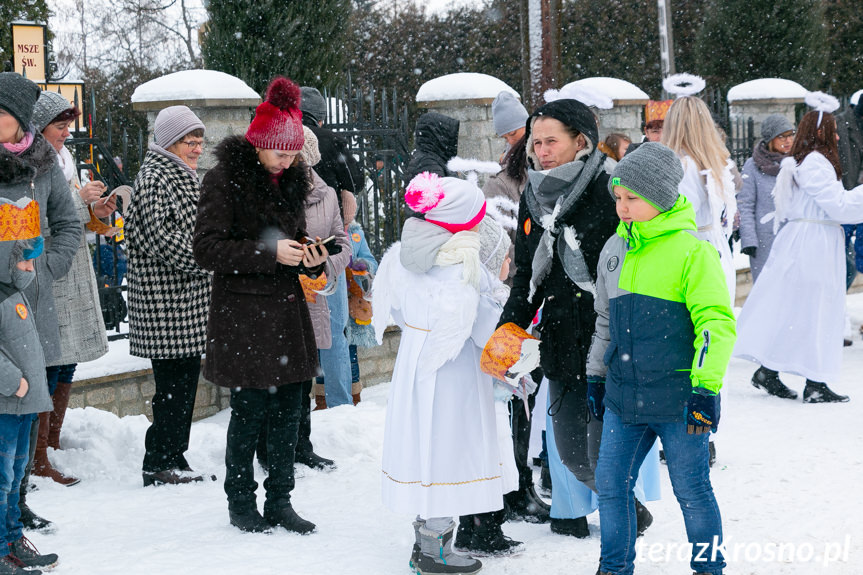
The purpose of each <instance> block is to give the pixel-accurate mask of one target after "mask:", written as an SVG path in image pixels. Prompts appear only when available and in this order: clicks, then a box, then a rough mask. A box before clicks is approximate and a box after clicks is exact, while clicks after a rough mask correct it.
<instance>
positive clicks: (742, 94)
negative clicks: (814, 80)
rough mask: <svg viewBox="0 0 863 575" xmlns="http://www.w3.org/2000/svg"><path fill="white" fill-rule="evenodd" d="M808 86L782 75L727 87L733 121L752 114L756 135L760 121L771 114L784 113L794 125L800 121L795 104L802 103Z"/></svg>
mask: <svg viewBox="0 0 863 575" xmlns="http://www.w3.org/2000/svg"><path fill="white" fill-rule="evenodd" d="M806 92H807V90H806V88H804V87H803V86H801V85H800V84H798V83H797V82H792V81H791V80H783V79H781V78H761V79H759V80H751V81H749V82H744V83H742V84H738V85H737V86H734V87H732V88H731V89H730V90H728V113H729V116H730V119H731V121H732V122H734V121H736V120H741V121H746V120H748V119H749V118H750V117H751V118H752V120H753V121H754V123H755V131H754V132H753V135H754V136H755V139H756V140H758V139H760V138H761V123H762V122H763V121H764V118H766V117H767V116H770V115H772V114H782V115H784V116H785V117H786V118H788V121H789V122H791V123H792V124H793V125H795V126H796V125H797V122H796V119H797V118H796V116H795V111H794V109H795V107H796V106H797V105H798V104H802V103H803V99H804V98H805V97H806Z"/></svg>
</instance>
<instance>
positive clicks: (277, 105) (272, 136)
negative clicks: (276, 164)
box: [246, 76, 305, 152]
mask: <svg viewBox="0 0 863 575" xmlns="http://www.w3.org/2000/svg"><path fill="white" fill-rule="evenodd" d="M246 141H248V142H249V143H250V144H252V145H253V146H255V147H256V148H261V149H262V150H285V151H293V152H295V151H300V150H302V149H303V143H304V142H305V138H304V136H303V113H302V112H300V88H299V86H297V85H296V84H295V83H293V82H292V81H291V80H288V79H287V78H285V77H284V76H276V77H275V78H273V80H272V81H271V82H270V85H269V86H268V87H267V97H266V98H264V101H263V102H261V103H260V104H259V105H258V107H257V108H255V118H254V119H253V120H252V123H251V124H249V128H248V129H247V130H246Z"/></svg>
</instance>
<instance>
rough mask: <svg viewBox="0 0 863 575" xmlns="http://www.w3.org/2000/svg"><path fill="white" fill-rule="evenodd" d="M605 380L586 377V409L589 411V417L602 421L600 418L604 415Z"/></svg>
mask: <svg viewBox="0 0 863 575" xmlns="http://www.w3.org/2000/svg"><path fill="white" fill-rule="evenodd" d="M604 399H605V378H604V377H599V376H598V375H588V376H587V407H588V409H590V413H591V415H593V417H594V418H595V419H596V420H597V421H602V416H603V415H605V404H604V403H603V400H604Z"/></svg>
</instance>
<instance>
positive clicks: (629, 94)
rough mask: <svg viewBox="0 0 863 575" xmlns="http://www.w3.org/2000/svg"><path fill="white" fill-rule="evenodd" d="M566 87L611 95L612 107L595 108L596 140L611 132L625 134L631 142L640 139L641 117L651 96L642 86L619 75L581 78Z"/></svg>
mask: <svg viewBox="0 0 863 575" xmlns="http://www.w3.org/2000/svg"><path fill="white" fill-rule="evenodd" d="M568 86H572V87H579V88H582V89H585V90H591V91H595V92H597V93H598V94H601V95H603V96H607V97H608V98H611V100H612V102H613V103H614V107H613V108H611V109H609V110H597V109H596V108H594V112H598V115H599V141H600V142H601V141H603V140H605V138H606V136H608V135H609V134H611V133H618V134H626V135H627V136H629V138H630V139H631V140H632V141H633V142H640V141H641V139H642V137H643V134H642V132H641V122H642V118H643V117H644V106H645V105H647V101H648V100H649V99H650V97H649V96H648V95H647V93H646V92H644V91H643V90H642V89H641V88H639V87H638V86H636V85H635V84H632V83H630V82H627V81H626V80H620V79H618V78H605V77H594V78H582V79H581V80H576V81H575V82H570V83H569V84H567V85H566V86H564V87H563V88H561V91H565V90H566V88H567V87H568Z"/></svg>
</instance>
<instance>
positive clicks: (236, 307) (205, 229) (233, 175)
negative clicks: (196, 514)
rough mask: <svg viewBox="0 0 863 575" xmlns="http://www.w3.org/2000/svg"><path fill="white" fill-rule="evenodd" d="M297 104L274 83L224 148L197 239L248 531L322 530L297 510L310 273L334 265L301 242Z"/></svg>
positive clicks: (232, 493)
mask: <svg viewBox="0 0 863 575" xmlns="http://www.w3.org/2000/svg"><path fill="white" fill-rule="evenodd" d="M299 94H300V90H299V87H298V86H297V85H296V84H294V83H293V82H291V81H290V80H288V79H286V78H283V77H277V78H275V79H273V81H272V82H271V83H270V86H269V88H267V97H266V99H265V101H264V102H263V103H261V104H260V105H259V106H258V107H257V109H256V111H255V118H254V119H253V120H252V123H251V125H250V126H249V128H248V130H247V131H246V134H245V136H230V137H228V138H226V139H225V140H223V141H222V142H221V143H220V144H219V145H218V146H217V147H216V151H215V154H216V158H217V159H218V164H216V166H215V167H214V168H213V169H212V170H210V171H209V172H208V173H207V175H206V177H205V178H204V181H203V184H202V189H201V199H200V202H199V204H198V219H197V222H196V226H195V236H194V240H193V250H194V254H195V258H196V259H197V261H198V262H199V263H200V265H201V266H202V267H204V268H205V269H209V270H212V271H213V272H214V275H213V293H212V301H211V304H210V312H209V319H208V326H207V349H206V353H207V360H206V365H205V367H204V376H205V377H206V378H207V379H209V380H210V381H212V382H214V383H216V384H217V385H220V386H224V387H229V388H230V389H231V410H232V411H231V421H230V424H229V426H228V439H227V448H226V451H225V466H226V468H227V469H226V474H225V493H226V494H227V496H228V510H229V515H230V521H231V524H233V525H234V526H236V527H237V528H239V529H241V530H243V531H255V532H260V531H268V530H269V529H270V528H271V527H274V526H276V525H280V526H282V527H284V528H285V529H287V530H289V531H294V532H297V533H301V534H306V533H311V532H312V531H314V529H315V525H314V524H313V523H312V522H310V521H306V520H305V519H303V518H301V517H300V516H299V515H297V513H296V512H295V511H294V509H293V507H292V505H291V491H292V490H293V488H294V450H295V448H296V444H297V427H298V424H299V419H300V408H301V405H302V402H303V401H304V398H303V394H302V390H303V387H304V385H305V384H307V382H309V381H310V380H311V379H312V378H313V377H315V375H316V374H317V372H318V354H317V346H316V345H315V334H314V331H313V329H312V321H311V318H310V316H309V310H308V307H307V306H306V302H305V298H304V296H303V290H302V287H301V286H300V274H305V275H307V276H309V277H313V278H314V277H317V275H319V274H320V273H322V272H323V271H324V266H325V263H326V260H327V255H328V254H327V250H326V248H324V247H322V246H307V245H305V244H303V243H301V242H300V241H297V240H298V239H300V238H302V237H304V236H306V235H307V234H306V211H305V204H306V200H307V198H308V196H309V194H310V190H311V186H310V181H309V175H308V173H307V171H306V168H305V166H304V165H303V163H302V161H301V160H300V159H299V158H298V156H299V154H300V150H301V149H302V147H303V142H304V137H303V128H302V114H301V112H300V110H299V101H300V97H299ZM306 401H307V399H306ZM264 425H266V433H267V454H268V462H269V476H268V477H267V479H266V480H265V481H264V488H265V490H266V501H265V503H264V514H263V517H262V516H261V514H260V513H259V512H258V508H257V504H256V500H255V490H256V488H257V483H255V480H254V469H253V466H252V462H253V458H254V453H255V446H256V443H257V440H258V436H259V434H260V432H261V430H262V428H263V426H264Z"/></svg>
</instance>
